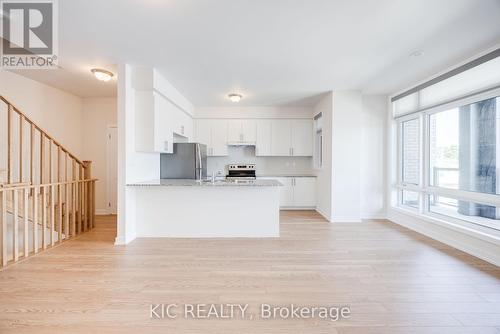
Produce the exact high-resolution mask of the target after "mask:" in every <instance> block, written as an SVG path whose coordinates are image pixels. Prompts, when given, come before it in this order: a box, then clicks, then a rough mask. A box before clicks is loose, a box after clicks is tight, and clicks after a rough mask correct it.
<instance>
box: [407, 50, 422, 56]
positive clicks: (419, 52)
mask: <svg viewBox="0 0 500 334" xmlns="http://www.w3.org/2000/svg"><path fill="white" fill-rule="evenodd" d="M423 55H424V51H422V50H417V51H413V52H412V53H410V58H417V57H420V56H423Z"/></svg>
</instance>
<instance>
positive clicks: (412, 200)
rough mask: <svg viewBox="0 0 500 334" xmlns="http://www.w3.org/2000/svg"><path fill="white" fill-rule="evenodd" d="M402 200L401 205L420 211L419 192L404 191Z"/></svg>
mask: <svg viewBox="0 0 500 334" xmlns="http://www.w3.org/2000/svg"><path fill="white" fill-rule="evenodd" d="M401 198H402V203H401V204H403V205H405V206H409V207H412V208H415V209H418V202H419V201H418V193H417V192H414V191H406V190H403V192H402V196H401Z"/></svg>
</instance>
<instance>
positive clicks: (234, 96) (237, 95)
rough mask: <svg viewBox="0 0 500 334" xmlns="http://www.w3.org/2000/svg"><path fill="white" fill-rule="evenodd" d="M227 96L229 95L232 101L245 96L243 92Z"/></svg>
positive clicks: (237, 100) (238, 100)
mask: <svg viewBox="0 0 500 334" xmlns="http://www.w3.org/2000/svg"><path fill="white" fill-rule="evenodd" d="M227 97H229V99H230V100H231V101H232V102H240V100H241V98H242V97H243V96H242V95H241V94H229V95H228V96H227Z"/></svg>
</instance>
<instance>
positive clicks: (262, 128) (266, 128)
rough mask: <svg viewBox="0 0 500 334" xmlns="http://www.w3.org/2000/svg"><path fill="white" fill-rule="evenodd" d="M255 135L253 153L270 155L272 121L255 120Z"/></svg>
mask: <svg viewBox="0 0 500 334" xmlns="http://www.w3.org/2000/svg"><path fill="white" fill-rule="evenodd" d="M256 123H257V124H256V126H257V131H256V132H257V136H256V140H255V155H256V156H271V155H272V150H271V149H272V148H271V146H272V145H271V133H272V121H270V120H258V121H257V122H256Z"/></svg>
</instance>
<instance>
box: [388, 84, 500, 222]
mask: <svg viewBox="0 0 500 334" xmlns="http://www.w3.org/2000/svg"><path fill="white" fill-rule="evenodd" d="M495 97H496V98H500V88H495V89H492V90H489V91H486V92H481V93H477V94H474V95H468V96H466V97H461V98H458V99H455V100H453V101H451V102H447V103H444V104H441V105H439V106H434V107H430V108H427V109H423V110H419V111H416V112H413V113H410V114H405V115H401V116H398V117H395V118H393V122H395V124H396V128H397V131H396V132H397V133H396V141H397V144H396V159H397V160H396V168H397V173H396V182H395V184H394V186H393V189H394V190H396V191H397V203H396V205H395V207H398V208H403V209H404V210H409V211H412V212H414V213H418V214H419V215H424V216H427V217H432V218H438V217H439V219H440V220H444V221H449V222H450V223H454V224H461V225H463V226H465V227H467V228H471V225H472V226H474V225H476V226H478V227H481V228H486V229H492V230H495V231H500V226H499V228H498V229H496V228H493V227H491V226H487V225H481V224H475V223H471V222H469V221H465V220H460V219H458V218H454V217H451V216H446V215H441V214H437V213H434V212H431V211H430V209H431V208H430V202H429V197H430V195H437V196H443V197H447V198H452V199H457V200H462V201H468V202H473V203H479V204H485V205H490V206H494V207H497V209H499V210H500V195H497V194H487V193H480V192H473V191H466V190H459V189H450V188H444V187H439V186H432V185H431V184H430V177H431V175H430V116H431V115H433V114H436V113H439V112H443V111H446V110H449V109H453V108H457V107H461V106H464V105H468V104H472V103H476V102H480V101H483V100H487V99H490V98H495ZM392 106H393V108H394V102H393V104H392ZM414 119H419V130H420V131H419V146H420V150H419V161H420V166H419V167H420V170H419V184H417V185H415V184H412V183H407V182H404V180H403V168H402V167H403V130H402V129H403V123H404V122H406V121H409V120H414ZM404 190H406V191H414V192H418V193H419V208H418V210H417V209H415V208H414V207H410V206H407V205H404V204H403V195H402V193H403V191H404ZM392 206H394V204H392Z"/></svg>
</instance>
